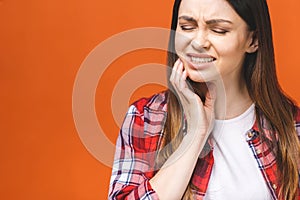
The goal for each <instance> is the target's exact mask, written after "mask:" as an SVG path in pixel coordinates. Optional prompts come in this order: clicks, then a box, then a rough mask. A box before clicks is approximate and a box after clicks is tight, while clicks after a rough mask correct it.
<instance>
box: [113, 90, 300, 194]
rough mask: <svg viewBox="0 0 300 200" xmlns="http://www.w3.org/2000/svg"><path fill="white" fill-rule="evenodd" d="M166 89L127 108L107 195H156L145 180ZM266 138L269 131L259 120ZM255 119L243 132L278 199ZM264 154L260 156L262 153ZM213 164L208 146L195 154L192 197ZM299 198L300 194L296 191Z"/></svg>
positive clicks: (271, 159) (270, 157)
mask: <svg viewBox="0 0 300 200" xmlns="http://www.w3.org/2000/svg"><path fill="white" fill-rule="evenodd" d="M166 101H167V93H166V92H163V93H159V94H156V95H154V96H152V97H151V98H148V99H146V98H143V99H140V100H139V101H137V102H135V103H134V104H133V105H132V106H131V107H130V108H129V110H128V112H127V115H126V117H125V120H124V122H123V125H122V128H121V130H120V134H119V137H118V139H117V145H116V152H115V160H114V165H113V169H112V176H111V182H110V189H109V199H117V200H123V199H144V200H146V199H147V200H148V199H149V200H150V199H151V200H156V199H158V196H157V194H156V192H155V191H154V190H153V189H152V187H151V185H150V183H149V180H150V179H151V178H152V177H153V176H154V175H155V173H156V172H157V170H156V169H155V168H154V163H155V156H156V153H157V152H158V150H159V149H160V147H161V143H162V139H163V128H164V123H165V119H166V109H167V102H166ZM298 113H299V114H298V115H297V117H296V122H295V126H296V130H297V133H298V137H299V138H300V112H298ZM262 127H263V128H264V131H265V133H266V136H267V138H271V137H270V134H272V133H271V131H269V130H268V129H267V128H266V127H264V125H263V124H262ZM258 135H259V131H258V126H257V122H255V124H254V126H253V127H252V129H250V130H249V132H247V133H246V134H245V139H246V140H247V142H248V144H249V148H250V149H251V150H252V152H253V155H254V157H255V159H256V161H257V163H258V167H259V169H260V171H261V173H262V175H263V177H264V179H265V181H266V184H267V186H268V188H269V191H270V194H271V195H272V197H273V199H274V200H276V199H278V192H279V186H278V180H277V177H276V168H277V164H276V159H275V156H274V154H273V151H272V149H271V148H270V147H269V146H268V145H267V143H266V142H262V141H261V140H260V137H258ZM263 155H264V156H263ZM213 164H214V158H213V152H212V150H211V151H210V152H209V153H208V154H207V155H206V156H205V157H203V158H199V159H198V162H197V165H196V167H195V170H194V172H193V175H192V179H191V180H192V183H193V184H194V186H196V190H195V191H194V193H195V199H203V196H204V195H205V192H206V189H207V186H208V182H209V177H210V174H211V172H212V167H213ZM298 199H299V200H300V194H299V195H298Z"/></svg>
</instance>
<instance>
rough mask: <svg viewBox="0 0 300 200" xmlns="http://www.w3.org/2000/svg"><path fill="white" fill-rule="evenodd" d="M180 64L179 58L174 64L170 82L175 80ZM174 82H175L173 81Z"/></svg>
mask: <svg viewBox="0 0 300 200" xmlns="http://www.w3.org/2000/svg"><path fill="white" fill-rule="evenodd" d="M178 64H179V59H178V60H177V61H176V62H175V63H174V65H173V68H172V73H171V76H170V78H169V80H170V82H171V83H172V82H173V80H174V76H175V74H176V71H177V67H178ZM172 84H173V83H172Z"/></svg>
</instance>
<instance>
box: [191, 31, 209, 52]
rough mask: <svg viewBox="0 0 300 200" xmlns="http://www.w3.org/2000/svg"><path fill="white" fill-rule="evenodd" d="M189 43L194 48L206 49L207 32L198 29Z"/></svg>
mask: <svg viewBox="0 0 300 200" xmlns="http://www.w3.org/2000/svg"><path fill="white" fill-rule="evenodd" d="M191 45H192V47H193V48H194V49H195V50H202V49H208V48H209V46H210V42H209V40H208V37H207V33H206V31H204V30H198V31H197V32H196V34H195V36H194V38H193V39H192V41H191Z"/></svg>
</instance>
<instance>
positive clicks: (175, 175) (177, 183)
mask: <svg viewBox="0 0 300 200" xmlns="http://www.w3.org/2000/svg"><path fill="white" fill-rule="evenodd" d="M206 138H207V137H204V136H201V137H199V136H198V137H197V136H195V134H192V133H188V134H187V135H186V136H185V137H184V138H183V140H182V142H181V144H180V145H179V147H178V148H177V150H176V151H175V152H174V153H173V154H172V155H171V156H170V157H169V158H168V160H167V161H166V162H165V163H164V165H163V166H162V168H161V169H160V170H159V171H158V172H157V174H156V175H155V176H154V177H153V178H152V179H151V180H150V184H151V185H152V188H153V189H154V190H155V191H156V193H157V194H158V196H159V199H160V200H165V199H167V200H170V199H171V200H173V199H174V200H175V199H176V200H177V199H181V198H182V196H183V194H184V191H185V189H186V187H187V185H188V183H189V181H190V178H191V176H192V173H193V171H194V168H195V165H196V163H197V160H198V157H199V154H200V152H201V150H202V149H203V146H204V144H205V142H206Z"/></svg>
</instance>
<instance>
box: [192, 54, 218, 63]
mask: <svg viewBox="0 0 300 200" xmlns="http://www.w3.org/2000/svg"><path fill="white" fill-rule="evenodd" d="M188 57H189V60H190V62H192V63H193V64H195V65H200V64H205V63H211V62H214V61H215V60H216V58H214V57H212V56H210V55H207V54H188Z"/></svg>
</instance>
